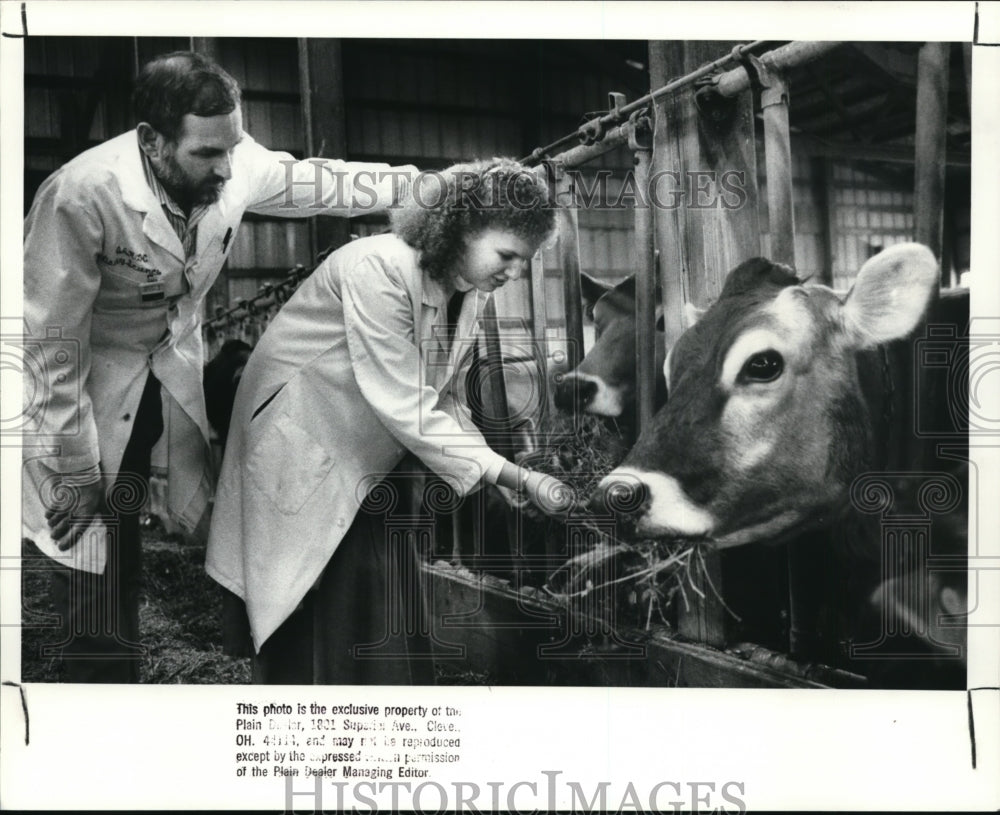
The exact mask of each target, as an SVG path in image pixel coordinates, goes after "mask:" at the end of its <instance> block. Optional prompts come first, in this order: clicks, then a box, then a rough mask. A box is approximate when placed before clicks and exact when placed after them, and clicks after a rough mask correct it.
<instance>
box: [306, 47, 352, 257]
mask: <svg viewBox="0 0 1000 815" xmlns="http://www.w3.org/2000/svg"><path fill="white" fill-rule="evenodd" d="M298 51H299V90H300V93H301V96H302V120H303V127H304V128H305V152H306V155H307V156H309V157H310V158H347V129H346V127H345V126H344V119H345V107H344V72H343V59H342V53H341V42H340V40H338V39H299V41H298ZM310 221H311V223H312V228H311V236H310V241H311V244H312V246H311V249H312V252H311V254H312V256H313V257H314V258H315V257H316V255H317V253H319V252H322V251H323V250H325V249H327V248H328V247H334V248H336V247H338V246H343V245H344V244H345V243H347V242H348V241H349V240H350V224H349V223H348V221H347V219H345V218H330V217H314V218H311V219H310Z"/></svg>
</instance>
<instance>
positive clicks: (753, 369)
mask: <svg viewBox="0 0 1000 815" xmlns="http://www.w3.org/2000/svg"><path fill="white" fill-rule="evenodd" d="M784 370H785V360H784V359H783V358H782V356H781V354H779V353H778V352H777V351H774V350H771V349H768V350H767V351H761V352H760V353H758V354H754V355H753V356H752V357H750V359H748V360H747V361H746V362H744V363H743V368H742V369H741V370H740V375H739V376H738V377H736V381H737V382H739V383H740V384H746V383H748V382H773V381H774V380H775V379H777V378H778V377H779V376H781V372H782V371H784Z"/></svg>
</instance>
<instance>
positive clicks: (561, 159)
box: [549, 123, 629, 167]
mask: <svg viewBox="0 0 1000 815" xmlns="http://www.w3.org/2000/svg"><path fill="white" fill-rule="evenodd" d="M628 137H629V125H628V124H627V123H626V124H623V125H619V126H618V127H613V128H611V130H609V131H608V132H607V133H605V134H604V138H602V139H601V140H600V141H599V142H596V143H594V144H581V145H579V146H577V147H571V148H569V149H568V150H565V151H564V152H562V153H557V154H556V155H554V156H552V157H551V158H550V159H549V161H554V162H558V163H559V164H562V165H564V166H566V167H578V166H579V165H581V164H586V163H587V162H588V161H592V160H593V159H595V158H598V157H599V156H603V155H604V154H605V153H610V152H611V151H612V150H614V149H615V148H616V147H621V146H622V145H623V144H628Z"/></svg>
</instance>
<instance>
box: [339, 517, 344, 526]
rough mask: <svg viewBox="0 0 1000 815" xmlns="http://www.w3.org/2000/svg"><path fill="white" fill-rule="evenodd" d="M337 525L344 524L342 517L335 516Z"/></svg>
mask: <svg viewBox="0 0 1000 815" xmlns="http://www.w3.org/2000/svg"><path fill="white" fill-rule="evenodd" d="M337 526H339V527H343V526H344V519H343V518H337Z"/></svg>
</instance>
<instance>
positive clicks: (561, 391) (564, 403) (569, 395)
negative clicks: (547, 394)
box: [552, 378, 574, 413]
mask: <svg viewBox="0 0 1000 815" xmlns="http://www.w3.org/2000/svg"><path fill="white" fill-rule="evenodd" d="M552 401H553V402H554V403H555V406H556V408H557V409H558V410H562V411H565V412H566V413H572V412H573V407H574V405H573V380H572V379H565V378H563V379H562V381H557V382H556V389H555V393H554V394H553V395H552Z"/></svg>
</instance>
